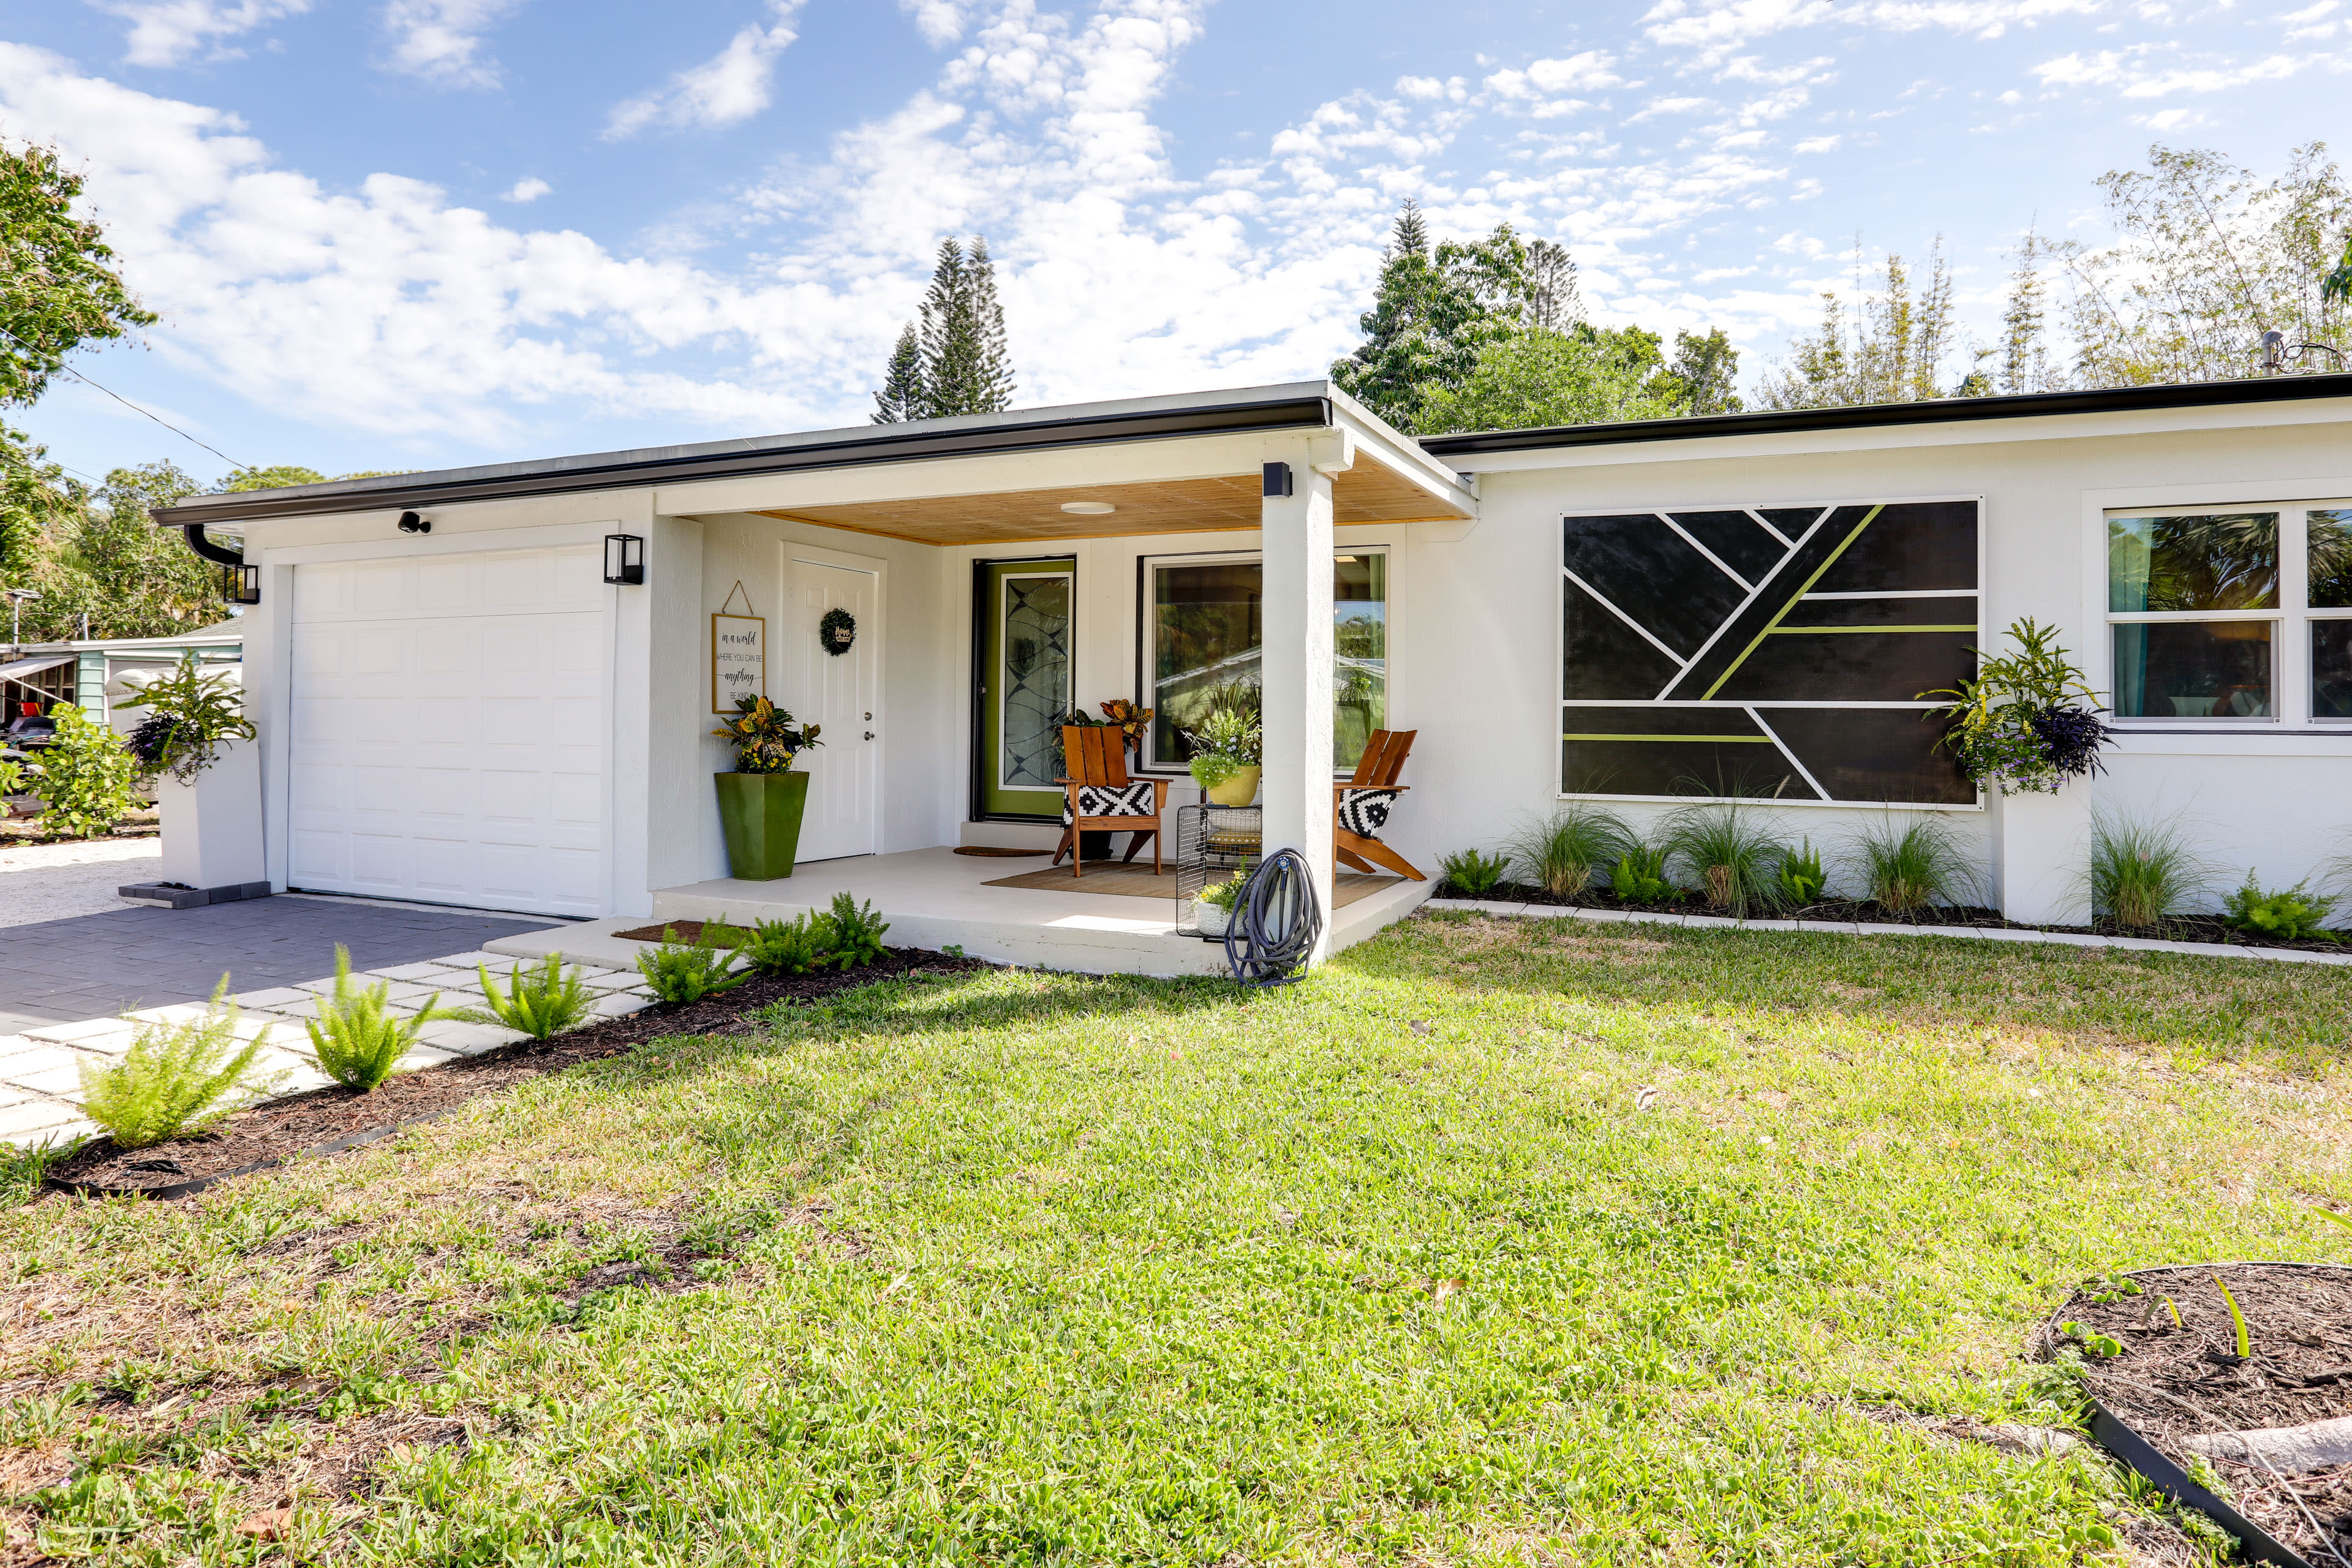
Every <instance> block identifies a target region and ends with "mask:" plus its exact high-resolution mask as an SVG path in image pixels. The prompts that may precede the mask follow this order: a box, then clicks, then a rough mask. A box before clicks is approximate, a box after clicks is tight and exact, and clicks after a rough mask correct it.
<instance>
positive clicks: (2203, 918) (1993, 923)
mask: <svg viewBox="0 0 2352 1568" xmlns="http://www.w3.org/2000/svg"><path fill="white" fill-rule="evenodd" d="M1430 899H1431V900H1432V901H1433V902H1434V901H1436V900H1442V899H1482V900H1494V901H1496V902H1501V903H1512V904H1541V905H1544V906H1547V907H1549V908H1553V909H1579V910H1633V911H1638V912H1641V913H1643V914H1668V915H1725V914H1728V913H1729V912H1730V911H1729V910H1717V909H1710V908H1709V907H1708V906H1707V905H1706V902H1705V901H1704V900H1699V899H1696V898H1694V899H1689V900H1679V901H1675V900H1669V901H1664V902H1658V903H1643V902H1641V901H1640V900H1633V899H1621V898H1619V897H1618V896H1617V895H1616V894H1614V893H1612V892H1607V891H1601V890H1594V891H1591V892H1586V893H1581V894H1579V895H1578V896H1577V897H1575V898H1572V899H1564V898H1561V897H1560V896H1559V895H1558V894H1557V893H1548V892H1546V891H1544V890H1543V889H1541V888H1535V887H1529V886H1528V885H1527V884H1526V883H1524V882H1503V883H1498V884H1497V885H1496V887H1495V889H1494V890H1493V891H1491V892H1486V893H1465V892H1464V891H1462V889H1459V888H1456V887H1455V886H1454V884H1452V883H1451V882H1440V883H1439V884H1438V886H1437V891H1435V892H1434V893H1432V894H1431V895H1430ZM1771 918H1773V919H1775V920H1802V921H1859V922H1862V923H1865V924H1870V925H1907V926H1972V927H1975V928H1978V929H1979V930H1991V931H2058V932H2062V933H2063V934H2065V935H2068V936H2128V937H2141V938H2152V939H2155V940H2158V941H2162V942H2210V943H2212V944H2213V945H2215V946H2217V947H2283V948H2288V949H2291V950H2293V951H2294V952H2338V953H2346V954H2352V942H2326V941H2306V942H2282V941H2279V940H2278V939H2276V938H2274V937H2266V936H2261V935H2257V934H2254V933H2252V932H2249V931H2240V930H2239V929H2238V928H2237V927H2235V926H2231V925H2225V924H2223V923H2222V922H2221V921H2219V920H2217V919H2215V918H2214V917H2212V916H2210V915H2177V916H2174V917H2173V918H2171V919H2169V920H2167V921H2165V922H2164V923H2163V924H2162V925H2159V926H2155V927H2151V928H2148V929H2147V930H2134V929H2131V928H2128V927H2125V926H2119V925H2116V924H2115V923H2113V922H2112V921H2105V922H2102V923H2099V924H2096V925H2086V926H2035V925H2025V924H2023V923H2021V922H2020V921H2012V920H2010V919H2007V918H2006V917H2004V916H2003V915H2002V914H2001V912H2000V910H1989V909H1984V908H1981V907H1978V906H1974V905H1959V904H1938V905H1935V906H1932V907H1930V908H1927V909H1924V910H1911V911H1909V912H1907V913H1904V914H1897V913H1895V911H1894V910H1889V909H1887V908H1885V906H1883V905H1880V904H1874V903H1871V902H1869V901H1867V900H1859V899H1825V900H1822V902H1820V903H1818V904H1808V905H1806V906H1805V907H1804V908H1803V909H1801V910H1778V911H1775V912H1774V914H1773V915H1772V917H1771Z"/></svg>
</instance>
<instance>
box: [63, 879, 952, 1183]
mask: <svg viewBox="0 0 2352 1568" xmlns="http://www.w3.org/2000/svg"><path fill="white" fill-rule="evenodd" d="M681 923H682V922H681ZM987 967H988V966H987V965H986V964H984V963H981V962H980V961H979V960H977V959H969V958H952V957H950V956H948V955H947V954H945V953H939V952H927V951H925V950H924V949H921V948H897V947H894V948H889V949H887V950H886V956H885V957H884V958H883V959H882V961H881V962H879V963H871V964H867V965H866V967H864V968H862V969H853V970H849V971H847V972H846V973H844V972H841V971H827V972H824V973H815V974H795V975H789V976H784V977H781V978H777V979H772V980H769V979H754V980H750V981H746V982H745V983H744V984H740V985H738V986H736V987H735V988H734V989H733V990H731V991H726V992H722V993H721V994H719V995H716V996H706V997H704V998H703V999H702V1000H701V1001H699V1002H690V1003H656V1004H655V1005H653V1006H651V1007H648V1008H646V1010H645V1011H643V1012H641V1013H632V1014H629V1015H628V1016H625V1017H620V1018H608V1019H606V1020H604V1022H602V1023H597V1024H591V1025H589V1026H586V1027H585V1028H581V1029H574V1030H572V1032H571V1033H569V1034H563V1035H558V1036H556V1037H553V1038H552V1039H549V1040H522V1041H519V1042H517V1043H516V1044H514V1045H511V1046H502V1047H499V1048H498V1049H496V1050H491V1051H485V1052H483V1053H482V1054H481V1055H480V1056H477V1057H459V1058H455V1059H454V1060H451V1061H447V1062H444V1063H441V1064H439V1065H438V1066H435V1067H429V1068H420V1069H419V1070H417V1071H415V1072H406V1073H400V1074H398V1075H396V1076H394V1077H393V1078H390V1079H386V1080H385V1081H384V1082H383V1084H382V1085H381V1086H379V1087H378V1088H377V1089H376V1090H375V1091H374V1092H373V1093H372V1094H362V1093H360V1092H358V1091H357V1090H355V1089H343V1088H341V1087H336V1088H331V1089H312V1090H310V1092H308V1093H305V1094H296V1095H289V1096H288V1097H286V1098H285V1099H283V1100H269V1101H267V1102H265V1103H263V1104H261V1105H257V1106H254V1107H252V1108H251V1109H249V1110H241V1111H239V1112H237V1113H236V1115H235V1116H232V1117H230V1118H229V1119H228V1120H227V1121H224V1122H222V1123H221V1124H220V1125H219V1126H218V1127H216V1128H215V1129H214V1130H213V1131H210V1132H207V1133H203V1134H200V1135H198V1136H196V1137H193V1138H175V1139H173V1140H171V1141H169V1142H163V1143H157V1144H152V1145H150V1146H149V1147H147V1148H144V1149H118V1148H117V1147H115V1145H114V1143H113V1142H112V1140H110V1139H104V1138H101V1139H99V1140H97V1141H95V1142H91V1143H89V1144H88V1145H86V1146H84V1147H83V1148H81V1149H79V1150H78V1151H76V1152H74V1153H73V1154H72V1155H71V1156H69V1157H68V1158H67V1159H65V1160H62V1161H59V1162H58V1163H57V1164H55V1165H52V1166H50V1167H49V1170H48V1173H47V1174H48V1177H49V1179H50V1180H51V1181H52V1182H57V1183H70V1184H74V1185H75V1186H76V1187H77V1188H80V1189H85V1190H86V1189H89V1188H93V1187H96V1188H103V1189H105V1190H106V1191H109V1192H120V1193H123V1194H138V1193H163V1192H165V1191H167V1190H168V1189H171V1188H173V1187H178V1186H181V1185H182V1184H186V1183H190V1182H196V1181H202V1180H204V1179H205V1178H207V1177H217V1176H220V1175H223V1174H226V1173H230V1172H241V1171H245V1170H249V1169H254V1168H257V1167H259V1166H263V1165H274V1164H277V1163H280V1162H281V1161H283V1160H285V1159H287V1158H289V1157H290V1156H292V1155H295V1154H299V1153H301V1152H305V1151H310V1150H316V1149H318V1147H319V1146H320V1144H322V1143H331V1142H337V1141H339V1140H343V1139H351V1138H354V1136H355V1135H363V1134H366V1133H369V1132H376V1131H386V1130H389V1129H392V1128H394V1127H397V1126H400V1125H403V1124H404V1123H407V1122H412V1121H420V1120H422V1119H424V1118H426V1117H430V1116H436V1115H439V1114H441V1113H443V1112H445V1111H449V1110H456V1109H457V1107H459V1106H461V1105H464V1104H466V1103H467V1101H469V1100H478V1099H480V1098H481V1097H482V1096H484V1095H486V1094H495V1093H497V1092H498V1091H499V1090H500V1089H507V1088H509V1087H510V1086H512V1085H514V1084H518V1083H520V1082H521V1081H523V1080H524V1079H530V1078H537V1077H538V1076H539V1075H540V1074H541V1073H549V1072H561V1071H562V1070H563V1069H564V1068H568V1067H572V1066H575V1065H577V1064H578V1063H581V1062H588V1061H594V1060H596V1059H597V1058H600V1057H610V1056H618V1055H620V1054H621V1053H623V1052H625V1051H628V1050H631V1049H634V1048H635V1047H638V1046H641V1045H644V1044H645V1043H646V1042H647V1041H649V1040H656V1039H664V1038H667V1037H673V1036H678V1035H733V1034H746V1033H749V1032H750V1029H751V1026H750V1025H749V1024H747V1023H745V1022H744V1021H743V1018H744V1016H745V1015H746V1014H750V1013H754V1012H757V1011H759V1010H760V1009H761V1008H762V1007H769V1006H772V1005H775V1004H777V1003H779V1002H785V1003H795V1004H803V1005H805V1004H808V1003H812V1002H815V1001H818V1000H821V999H822V998H824V997H826V996H830V995H834V994H838V993H840V992H844V991H851V990H855V989H856V988H857V987H859V986H861V985H871V984H875V983H876V982H877V981H881V980H891V979H896V978H898V977H899V976H902V975H910V974H953V973H963V972H966V971H970V970H978V969H985V968H987Z"/></svg>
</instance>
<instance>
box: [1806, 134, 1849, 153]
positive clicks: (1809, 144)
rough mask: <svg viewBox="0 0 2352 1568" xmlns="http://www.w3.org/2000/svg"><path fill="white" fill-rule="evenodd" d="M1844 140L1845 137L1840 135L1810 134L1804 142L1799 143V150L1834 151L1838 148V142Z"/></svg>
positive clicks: (1812, 151) (1807, 151) (1809, 151)
mask: <svg viewBox="0 0 2352 1568" xmlns="http://www.w3.org/2000/svg"><path fill="white" fill-rule="evenodd" d="M1841 141H1843V137H1838V136H1808V137H1806V138H1805V139H1804V140H1803V141H1802V142H1798V143H1797V151H1798V152H1800V153H1832V152H1835V151H1836V150H1837V144H1838V142H1841Z"/></svg>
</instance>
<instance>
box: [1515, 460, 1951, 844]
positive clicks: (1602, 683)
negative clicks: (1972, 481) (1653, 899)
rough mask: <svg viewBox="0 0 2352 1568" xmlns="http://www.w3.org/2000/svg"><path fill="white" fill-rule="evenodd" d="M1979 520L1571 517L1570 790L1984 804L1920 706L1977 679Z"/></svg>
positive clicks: (1801, 515)
mask: <svg viewBox="0 0 2352 1568" xmlns="http://www.w3.org/2000/svg"><path fill="white" fill-rule="evenodd" d="M1979 514H1980V508H1979V503H1978V502H1977V501H1975V500H1935V501H1901V500H1890V501H1841V502H1833V503H1832V502H1825V503H1823V504H1822V505H1820V506H1809V507H1752V508H1716V509H1711V510H1693V511H1677V512H1673V513H1670V514H1669V513H1664V512H1612V513H1608V514H1606V515H1600V516H1591V517H1568V518H1564V519H1563V520H1562V536H1561V563H1562V567H1563V571H1562V577H1561V584H1560V595H1561V600H1560V602H1561V624H1562V630H1563V633H1564V636H1563V637H1562V643H1561V646H1562V648H1563V651H1564V668H1562V670H1561V685H1560V689H1561V694H1562V697H1563V700H1564V702H1565V706H1564V708H1563V710H1562V713H1561V723H1560V732H1561V739H1560V788H1561V790H1562V792H1563V793H1566V794H1570V795H1664V796H1717V797H1720V796H1735V795H1736V796H1747V797H1767V798H1777V799H1782V800H1822V799H1827V800H1834V801H1854V802H1870V803H1874V804H1876V803H1885V804H1895V805H1969V804H1971V803H1973V802H1974V800H1975V799H1976V795H1975V792H1974V790H1973V788H1972V787H1971V786H1970V785H1969V783H1968V781H1967V780H1966V779H1964V778H1962V777H1961V776H1960V773H1959V772H1958V769H1957V768H1956V767H1955V766H1954V765H1953V764H1952V762H1951V759H1950V757H1949V755H1948V752H1941V751H1938V750H1937V749H1936V742H1937V738H1938V735H1939V734H1940V730H1939V729H1938V727H1937V722H1936V721H1929V720H1927V719H1925V718H1924V717H1923V715H1924V714H1925V713H1926V712H1927V710H1928V709H1929V708H1930V707H1932V706H1933V703H1932V702H1931V701H1927V700H1922V696H1921V694H1922V693H1924V692H1927V691H1931V690H1935V689H1941V688H1945V687H1949V686H1953V685H1956V684H1958V682H1959V681H1961V680H1963V679H1968V678H1969V676H1971V675H1972V674H1974V673H1975V657H1974V655H1973V654H1971V653H1970V652H1969V649H1970V648H1971V647H1974V646H1976V644H1977V643H1979V641H1980V640H1981V637H1980V632H1979V622H1980V620H1981V616H1980V613H1979V600H1978V596H1977V594H1976V592H1975V590H1976V589H1977V586H1978V583H1977V553H1978V534H1979V527H1980V515H1979ZM1890 704H1900V706H1888V705H1890Z"/></svg>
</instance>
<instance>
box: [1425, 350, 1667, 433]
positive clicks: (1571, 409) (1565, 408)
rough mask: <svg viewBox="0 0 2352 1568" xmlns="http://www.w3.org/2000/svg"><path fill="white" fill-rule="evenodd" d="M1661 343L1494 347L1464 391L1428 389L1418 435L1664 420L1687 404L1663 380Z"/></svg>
mask: <svg viewBox="0 0 2352 1568" xmlns="http://www.w3.org/2000/svg"><path fill="white" fill-rule="evenodd" d="M1657 342H1658V340H1657V338H1656V336H1655V335H1654V334H1653V333H1649V332H1644V331H1641V329H1639V328H1630V329H1619V330H1617V331H1596V330H1594V329H1592V328H1591V327H1589V326H1583V327H1580V328H1579V329H1577V330H1575V331H1565V332H1559V331H1549V330H1548V329H1546V328H1542V327H1528V328H1526V329H1525V330H1523V331H1518V332H1515V333H1513V334H1512V335H1511V336H1509V337H1507V338H1505V339H1503V340H1501V341H1499V342H1494V343H1491V344H1489V345H1488V346H1487V347H1486V351H1485V352H1484V353H1481V354H1480V355H1479V356H1478V363H1477V364H1476V366H1475V368H1474V369H1473V370H1472V371H1471V374H1469V376H1468V377H1466V378H1465V380H1464V382H1463V384H1461V385H1460V386H1458V387H1446V386H1438V387H1433V388H1431V389H1429V390H1428V392H1427V393H1426V395H1425V396H1424V397H1423V404H1422V407H1421V411H1420V416H1419V419H1420V427H1421V429H1422V430H1423V432H1426V433H1430V434H1435V433H1438V432H1441V431H1457V430H1517V429H1528V428H1534V427H1538V426H1548V425H1595V424H1606V423H1611V422H1613V421H1617V420H1622V419H1663V418H1666V417H1668V416H1672V415H1675V414H1678V413H1681V412H1682V411H1683V404H1682V403H1681V401H1680V400H1679V396H1678V394H1677V392H1676V390H1675V386H1674V385H1673V384H1671V381H1670V378H1669V377H1668V376H1666V375H1664V374H1661V373H1660V365H1659V363H1658V356H1657Z"/></svg>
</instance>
